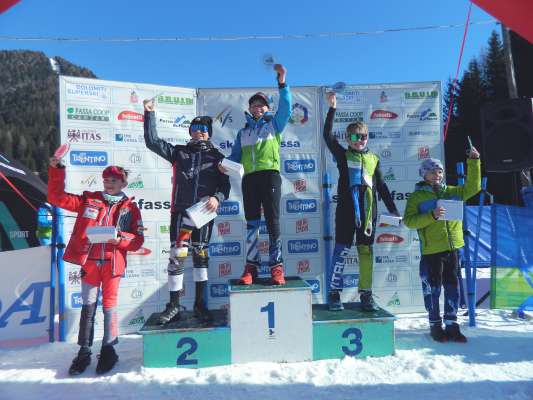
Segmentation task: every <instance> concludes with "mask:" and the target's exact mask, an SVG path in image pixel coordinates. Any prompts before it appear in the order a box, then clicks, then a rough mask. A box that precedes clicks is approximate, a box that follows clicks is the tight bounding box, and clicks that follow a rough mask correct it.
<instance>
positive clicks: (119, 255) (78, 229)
mask: <svg viewBox="0 0 533 400" xmlns="http://www.w3.org/2000/svg"><path fill="white" fill-rule="evenodd" d="M48 202H49V203H51V204H53V205H54V206H57V207H60V208H64V209H65V210H68V211H72V212H76V213H78V216H77V217H76V222H75V224H74V229H73V231H72V235H71V236H70V240H69V243H68V245H67V248H66V250H65V254H64V255H63V260H65V261H67V262H70V263H73V264H78V265H81V266H83V265H84V264H85V263H86V262H87V259H88V258H91V259H105V260H111V261H112V264H113V271H114V272H113V275H122V274H123V273H124V270H125V269H126V253H127V252H128V251H135V250H138V249H139V248H140V247H141V246H142V244H143V242H144V234H143V230H144V228H143V223H142V219H141V213H140V211H139V209H138V208H137V205H136V204H135V203H133V202H132V199H130V198H128V197H124V199H123V200H120V201H119V202H118V203H115V204H113V205H111V206H110V205H109V203H107V202H106V201H105V199H104V197H103V195H102V192H88V191H86V192H83V194H82V195H76V194H71V193H67V192H65V168H53V167H50V168H48ZM89 226H115V227H117V230H118V231H119V232H120V235H119V236H120V242H119V244H118V245H116V246H115V245H111V244H105V243H102V244H91V243H90V242H89V239H88V238H87V235H86V232H85V231H86V229H87V227H89Z"/></svg>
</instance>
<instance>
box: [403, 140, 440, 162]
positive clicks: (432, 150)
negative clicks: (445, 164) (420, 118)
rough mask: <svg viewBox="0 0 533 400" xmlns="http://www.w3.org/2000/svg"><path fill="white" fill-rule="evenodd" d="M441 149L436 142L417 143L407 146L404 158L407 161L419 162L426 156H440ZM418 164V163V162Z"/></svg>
mask: <svg viewBox="0 0 533 400" xmlns="http://www.w3.org/2000/svg"><path fill="white" fill-rule="evenodd" d="M441 154H442V150H441V148H440V146H439V144H438V143H431V142H430V143H427V142H426V143H418V144H416V145H414V146H409V147H407V148H406V150H405V160H406V161H407V162H411V163H412V162H414V161H416V162H419V163H421V162H422V161H424V160H425V159H426V158H439V159H440V158H441ZM419 165H420V164H419Z"/></svg>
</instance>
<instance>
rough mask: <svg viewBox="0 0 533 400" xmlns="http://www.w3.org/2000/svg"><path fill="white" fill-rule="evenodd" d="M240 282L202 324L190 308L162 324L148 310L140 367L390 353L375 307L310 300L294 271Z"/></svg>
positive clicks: (385, 326)
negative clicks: (275, 279)
mask: <svg viewBox="0 0 533 400" xmlns="http://www.w3.org/2000/svg"><path fill="white" fill-rule="evenodd" d="M267 283H268V282H267V281H266V280H265V281H264V284H261V281H259V283H258V284H254V285H249V286H240V285H237V284H236V282H233V281H230V289H229V292H230V308H229V312H228V311H226V310H213V316H214V320H213V322H212V323H210V324H209V325H206V324H202V323H200V322H199V321H198V320H196V318H194V316H193V315H192V312H184V313H182V318H181V319H180V320H179V321H177V322H174V323H171V324H167V325H165V326H161V325H158V324H157V323H156V321H157V317H158V315H159V314H158V313H155V314H153V315H152V316H151V317H150V318H149V319H148V321H146V323H145V325H144V326H143V327H142V328H141V330H140V331H139V333H140V334H141V335H143V353H144V354H143V365H144V366H145V367H154V368H156V367H178V368H202V367H210V366H216V365H228V364H236V363H246V362H252V361H270V362H296V361H309V360H323V359H335V358H343V357H346V356H348V357H358V358H362V357H368V356H374V357H379V356H386V355H391V354H394V319H395V318H394V316H393V315H392V314H390V313H388V312H387V311H385V310H383V309H380V310H379V311H376V312H373V313H367V312H363V311H361V310H360V306H359V303H345V304H344V306H345V309H344V311H329V310H328V308H327V306H326V305H321V304H317V305H312V304H311V287H310V286H309V285H308V284H307V283H306V282H305V281H303V280H302V279H300V278H298V277H291V278H287V284H286V285H284V286H271V285H269V284H267Z"/></svg>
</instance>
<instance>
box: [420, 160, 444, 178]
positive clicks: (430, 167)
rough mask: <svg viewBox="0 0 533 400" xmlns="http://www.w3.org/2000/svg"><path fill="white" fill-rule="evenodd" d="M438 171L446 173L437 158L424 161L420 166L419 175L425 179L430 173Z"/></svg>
mask: <svg viewBox="0 0 533 400" xmlns="http://www.w3.org/2000/svg"><path fill="white" fill-rule="evenodd" d="M436 169H440V170H441V171H444V167H443V166H442V162H441V161H440V160H439V159H437V158H426V159H425V160H424V161H422V164H420V169H419V170H418V173H419V174H420V176H421V177H422V178H423V177H424V176H425V175H426V174H427V173H428V172H430V171H435V170H436Z"/></svg>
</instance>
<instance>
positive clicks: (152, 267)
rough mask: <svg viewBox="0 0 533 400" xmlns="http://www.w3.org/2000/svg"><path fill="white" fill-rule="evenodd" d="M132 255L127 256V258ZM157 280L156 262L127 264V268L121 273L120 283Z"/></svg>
mask: <svg viewBox="0 0 533 400" xmlns="http://www.w3.org/2000/svg"><path fill="white" fill-rule="evenodd" d="M131 258H134V256H128V260H130V259H131ZM156 280H157V264H146V263H142V264H138V265H135V264H133V263H131V264H128V268H126V271H125V272H124V275H122V281H121V284H130V283H138V282H152V281H153V282H155V281H156Z"/></svg>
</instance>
